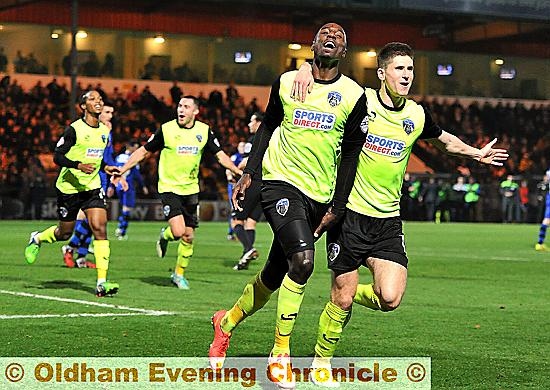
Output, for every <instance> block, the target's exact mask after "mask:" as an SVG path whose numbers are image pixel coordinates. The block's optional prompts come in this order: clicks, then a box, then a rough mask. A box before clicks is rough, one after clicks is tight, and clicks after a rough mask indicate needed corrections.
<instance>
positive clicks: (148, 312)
mask: <svg viewBox="0 0 550 390" xmlns="http://www.w3.org/2000/svg"><path fill="white" fill-rule="evenodd" d="M0 294H8V295H15V296H19V297H29V298H37V299H46V300H49V301H58V302H66V303H78V304H80V305H88V306H99V307H108V308H111V309H117V310H126V311H133V312H137V313H142V314H145V315H157V316H166V315H174V314H176V313H174V312H171V311H162V310H148V309H140V308H137V307H129V306H121V305H111V304H109V303H100V302H90V301H83V300H80V299H71V298H61V297H54V296H50V295H40V294H31V293H25V292H19V291H9V290H0Z"/></svg>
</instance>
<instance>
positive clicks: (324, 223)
mask: <svg viewBox="0 0 550 390" xmlns="http://www.w3.org/2000/svg"><path fill="white" fill-rule="evenodd" d="M338 220H340V216H338V215H336V214H334V213H333V212H332V208H329V209H328V210H327V212H326V213H325V215H324V216H323V219H321V223H320V224H319V226H317V229H315V232H313V237H315V238H319V237H321V235H322V234H323V233H324V232H325V231H326V230H328V229H330V227H331V226H332V225H334V224H335V223H336V222H338Z"/></svg>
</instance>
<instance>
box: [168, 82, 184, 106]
mask: <svg viewBox="0 0 550 390" xmlns="http://www.w3.org/2000/svg"><path fill="white" fill-rule="evenodd" d="M169 92H170V98H171V99H172V107H176V105H177V104H178V102H179V101H180V99H181V97H182V96H183V91H182V90H181V88H180V87H179V85H178V82H177V80H174V81H172V88H170V91H169Z"/></svg>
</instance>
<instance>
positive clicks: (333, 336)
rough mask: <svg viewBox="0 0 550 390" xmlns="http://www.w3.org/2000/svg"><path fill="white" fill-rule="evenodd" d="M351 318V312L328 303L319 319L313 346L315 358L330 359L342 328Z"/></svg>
mask: <svg viewBox="0 0 550 390" xmlns="http://www.w3.org/2000/svg"><path fill="white" fill-rule="evenodd" d="M350 318H351V310H342V309H341V308H339V307H338V306H336V305H335V304H334V303H332V302H328V303H327V304H326V305H325V308H324V309H323V312H322V313H321V317H319V330H318V333H317V343H316V344H315V356H318V357H322V358H331V357H332V356H334V351H335V350H336V345H337V343H338V341H340V336H341V335H342V331H343V330H344V327H345V326H346V325H347V323H348V321H349V319H350Z"/></svg>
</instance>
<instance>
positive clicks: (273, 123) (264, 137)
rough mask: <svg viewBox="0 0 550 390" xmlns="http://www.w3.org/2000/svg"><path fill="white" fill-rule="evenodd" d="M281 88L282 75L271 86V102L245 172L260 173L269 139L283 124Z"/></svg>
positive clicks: (255, 137)
mask: <svg viewBox="0 0 550 390" xmlns="http://www.w3.org/2000/svg"><path fill="white" fill-rule="evenodd" d="M280 88H281V77H279V78H278V79H277V80H276V81H275V82H274V83H273V85H272V86H271V93H270V95H269V102H268V103H267V108H266V111H265V116H264V120H263V121H262V124H261V125H260V127H259V128H258V131H257V132H256V134H255V136H254V143H253V144H252V148H251V150H250V154H249V156H248V162H247V163H246V168H245V169H244V173H248V174H250V175H252V176H254V175H256V174H259V173H260V166H261V163H262V159H263V158H264V154H265V151H266V150H267V147H268V146H269V140H270V139H271V136H272V135H273V132H274V131H275V129H276V128H277V127H278V126H279V125H280V124H281V122H282V121H283V117H284V109H283V102H282V101H281V98H280V96H279V90H280Z"/></svg>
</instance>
